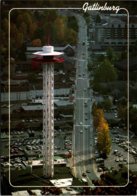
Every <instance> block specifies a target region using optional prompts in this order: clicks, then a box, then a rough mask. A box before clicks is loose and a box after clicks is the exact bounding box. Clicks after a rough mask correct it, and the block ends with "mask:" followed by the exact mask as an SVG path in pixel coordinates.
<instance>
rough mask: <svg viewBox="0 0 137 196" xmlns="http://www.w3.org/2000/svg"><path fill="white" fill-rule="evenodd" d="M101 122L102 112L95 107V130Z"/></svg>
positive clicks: (102, 118)
mask: <svg viewBox="0 0 137 196" xmlns="http://www.w3.org/2000/svg"><path fill="white" fill-rule="evenodd" d="M103 120H104V113H103V110H102V109H99V108H97V107H95V108H94V113H93V124H94V127H95V129H97V128H98V126H99V124H100V121H103Z"/></svg>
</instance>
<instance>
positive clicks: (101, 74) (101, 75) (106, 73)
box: [93, 58, 117, 94]
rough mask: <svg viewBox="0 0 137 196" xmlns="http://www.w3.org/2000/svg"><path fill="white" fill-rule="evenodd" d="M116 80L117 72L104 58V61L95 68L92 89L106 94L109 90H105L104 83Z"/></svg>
mask: <svg viewBox="0 0 137 196" xmlns="http://www.w3.org/2000/svg"><path fill="white" fill-rule="evenodd" d="M116 79H117V72H116V69H115V68H114V66H113V65H112V64H111V63H110V61H109V60H108V59H107V58H106V59H104V61H103V62H102V63H101V64H100V65H99V66H98V67H97V68H96V70H95V74H94V80H93V89H94V90H95V91H98V92H101V93H104V94H107V92H108V91H109V89H107V86H108V85H107V86H106V83H107V84H108V83H109V82H113V81H115V80H116Z"/></svg>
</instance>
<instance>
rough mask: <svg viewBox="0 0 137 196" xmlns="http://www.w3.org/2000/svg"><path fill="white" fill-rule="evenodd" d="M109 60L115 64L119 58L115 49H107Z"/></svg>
mask: <svg viewBox="0 0 137 196" xmlns="http://www.w3.org/2000/svg"><path fill="white" fill-rule="evenodd" d="M107 58H108V60H109V61H110V62H111V63H112V64H113V63H114V62H115V61H116V59H117V56H116V53H115V51H114V50H113V48H108V49H107Z"/></svg>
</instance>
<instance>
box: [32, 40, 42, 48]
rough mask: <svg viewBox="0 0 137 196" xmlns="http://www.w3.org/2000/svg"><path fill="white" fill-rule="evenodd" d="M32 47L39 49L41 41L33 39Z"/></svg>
mask: <svg viewBox="0 0 137 196" xmlns="http://www.w3.org/2000/svg"><path fill="white" fill-rule="evenodd" d="M32 46H34V47H40V46H41V40H40V39H34V40H33V41H32Z"/></svg>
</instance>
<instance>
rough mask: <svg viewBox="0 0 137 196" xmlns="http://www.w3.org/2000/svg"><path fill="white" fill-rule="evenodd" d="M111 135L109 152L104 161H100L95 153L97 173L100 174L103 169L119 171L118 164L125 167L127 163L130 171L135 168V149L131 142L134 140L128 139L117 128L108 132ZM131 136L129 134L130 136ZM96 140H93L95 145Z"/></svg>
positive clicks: (136, 152) (136, 151) (136, 154)
mask: <svg viewBox="0 0 137 196" xmlns="http://www.w3.org/2000/svg"><path fill="white" fill-rule="evenodd" d="M110 135H111V141H112V146H111V152H110V154H109V156H108V158H107V159H106V160H101V158H100V157H99V156H98V152H97V151H95V155H96V164H97V168H98V172H102V171H103V169H105V170H111V169H116V170H118V169H119V164H122V165H127V164H128V162H129V166H130V169H132V170H133V169H134V170H135V168H136V170H137V166H136V161H137V158H136V157H137V147H136V146H135V145H134V144H135V143H134V142H132V140H133V141H134V139H133V138H132V139H131V138H129V141H128V137H127V135H126V132H125V131H123V130H122V129H120V128H119V127H114V128H113V129H111V130H110ZM130 136H131V134H130ZM96 141H97V139H96V138H95V143H96ZM128 145H129V153H128Z"/></svg>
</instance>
